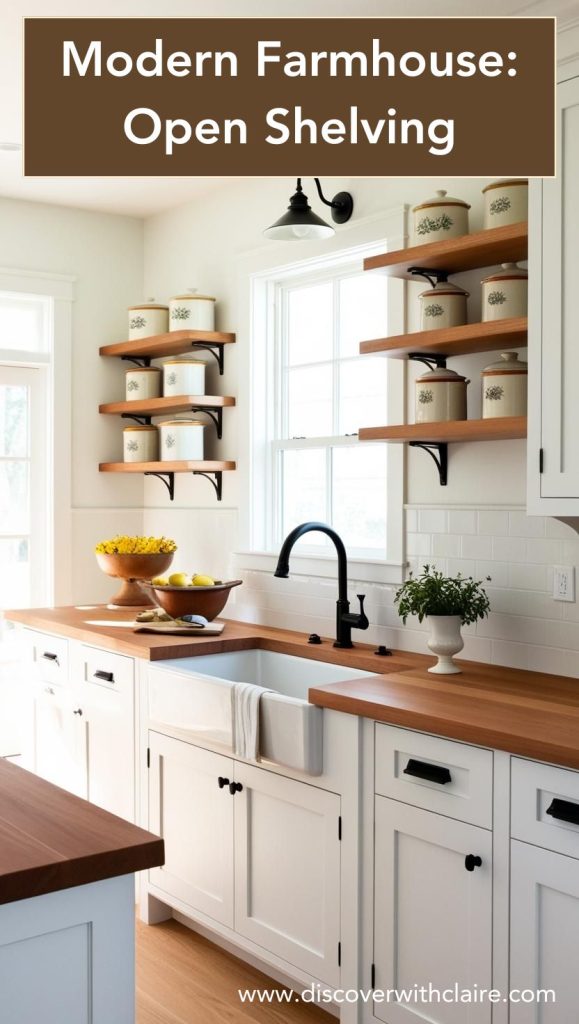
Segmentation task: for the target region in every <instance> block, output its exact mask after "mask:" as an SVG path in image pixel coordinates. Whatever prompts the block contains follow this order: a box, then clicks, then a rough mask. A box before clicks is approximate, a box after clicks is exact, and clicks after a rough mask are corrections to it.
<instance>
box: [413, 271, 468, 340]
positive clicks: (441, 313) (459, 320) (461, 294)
mask: <svg viewBox="0 0 579 1024" xmlns="http://www.w3.org/2000/svg"><path fill="white" fill-rule="evenodd" d="M468 295H469V293H468V292H465V290H464V288H459V287H458V285H456V284H451V282H450V281H444V282H442V281H439V282H438V283H437V284H435V285H434V287H433V288H429V289H428V290H427V291H425V292H421V293H420V326H421V330H423V331H436V330H438V329H439V328H441V327H460V326H461V325H462V324H465V323H466V320H467V314H466V300H467V298H468Z"/></svg>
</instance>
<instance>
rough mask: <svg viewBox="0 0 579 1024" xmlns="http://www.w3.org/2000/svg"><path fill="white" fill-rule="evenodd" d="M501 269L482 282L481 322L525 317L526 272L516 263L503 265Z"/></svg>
mask: <svg viewBox="0 0 579 1024" xmlns="http://www.w3.org/2000/svg"><path fill="white" fill-rule="evenodd" d="M502 268H503V269H502V270H501V271H500V273H498V274H492V275H491V277H485V279H484V281H483V282H482V318H483V320H506V319H508V318H509V317H513V316H515V317H518V316H526V315H527V271H526V270H522V269H521V267H518V266H517V264H516V263H503V264H502Z"/></svg>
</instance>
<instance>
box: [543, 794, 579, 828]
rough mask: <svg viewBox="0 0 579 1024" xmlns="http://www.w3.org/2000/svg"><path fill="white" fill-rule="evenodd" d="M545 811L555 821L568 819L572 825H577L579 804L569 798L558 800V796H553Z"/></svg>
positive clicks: (578, 821) (578, 822) (578, 823)
mask: <svg viewBox="0 0 579 1024" xmlns="http://www.w3.org/2000/svg"><path fill="white" fill-rule="evenodd" d="M545 813H546V814H550V815H551V817H552V818H556V819H557V821H568V822H570V823H571V824H572V825H579V804H574V803H573V802H572V801H571V800H559V798H558V797H555V799H554V800H552V801H551V803H550V804H549V806H548V807H547V810H546V812H545Z"/></svg>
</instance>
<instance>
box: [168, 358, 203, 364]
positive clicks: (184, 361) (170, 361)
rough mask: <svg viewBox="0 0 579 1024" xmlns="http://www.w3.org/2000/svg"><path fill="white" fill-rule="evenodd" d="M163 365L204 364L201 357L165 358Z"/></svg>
mask: <svg viewBox="0 0 579 1024" xmlns="http://www.w3.org/2000/svg"><path fill="white" fill-rule="evenodd" d="M163 366H205V363H204V362H203V360H202V359H166V360H165V362H164V363H163Z"/></svg>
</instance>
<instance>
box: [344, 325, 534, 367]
mask: <svg viewBox="0 0 579 1024" xmlns="http://www.w3.org/2000/svg"><path fill="white" fill-rule="evenodd" d="M526 344H527V318H526V316H521V317H513V318H510V319H508V320H491V321H489V322H488V323H484V324H483V323H481V324H464V325H463V326H461V327H443V328H441V329H440V330H438V331H416V332H414V334H398V335H396V336H393V337H391V338H375V339H373V340H372V341H362V342H361V343H360V353H361V355H381V356H388V357H389V358H394V359H408V358H409V357H410V355H411V354H412V355H425V356H439V357H440V358H444V357H447V358H449V357H451V356H466V355H470V354H471V353H472V352H494V351H495V350H497V349H500V348H522V347H523V346H525V345H526Z"/></svg>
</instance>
